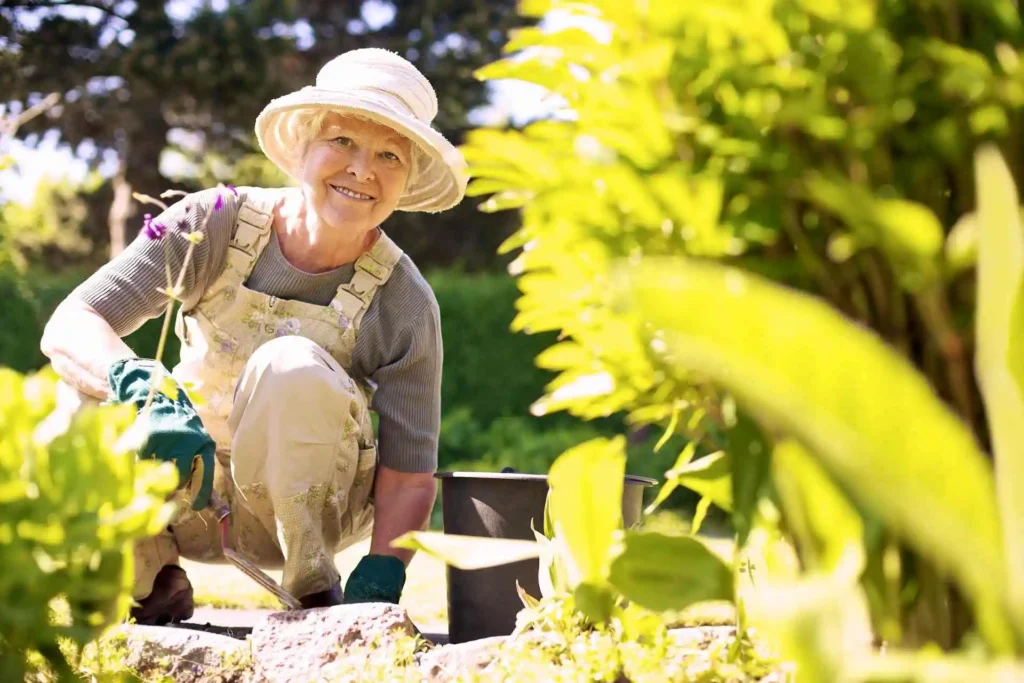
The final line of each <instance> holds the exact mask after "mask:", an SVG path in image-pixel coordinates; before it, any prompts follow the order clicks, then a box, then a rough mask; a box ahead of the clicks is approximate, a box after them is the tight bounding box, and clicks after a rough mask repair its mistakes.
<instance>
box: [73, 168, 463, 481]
mask: <svg viewBox="0 0 1024 683" xmlns="http://www.w3.org/2000/svg"><path fill="white" fill-rule="evenodd" d="M238 191H239V194H240V197H239V199H237V200H236V199H235V198H234V197H233V196H232V195H230V194H227V195H226V201H225V202H224V206H223V208H222V209H221V210H219V211H215V212H213V213H212V215H211V216H210V220H209V222H208V223H207V225H206V233H207V237H206V239H205V240H204V241H202V242H200V243H199V244H198V245H197V247H196V249H195V251H194V252H193V254H192V261H191V263H190V264H189V267H188V271H187V272H186V275H185V280H184V293H183V296H182V298H183V301H184V303H183V304H182V305H183V306H184V308H185V310H186V311H187V310H189V309H190V308H192V307H193V306H195V305H196V304H197V303H198V301H199V299H200V297H201V296H202V293H203V291H205V290H206V288H207V287H209V286H210V285H211V284H213V282H214V281H215V280H216V279H217V277H218V276H219V275H220V273H221V271H222V270H223V268H224V262H225V258H226V256H227V249H228V243H229V242H230V241H231V233H232V230H233V228H234V225H235V219H236V216H237V207H238V205H239V204H240V203H241V201H242V200H243V199H244V198H245V196H246V193H247V192H250V191H253V190H250V189H248V188H239V189H238ZM216 196H217V192H216V190H205V191H203V192H198V193H195V194H193V195H190V196H188V197H185V198H183V199H182V200H181V201H179V202H177V203H176V204H174V205H172V206H171V207H170V208H169V209H168V210H167V211H165V212H163V213H161V214H160V215H159V216H157V217H156V218H155V219H154V220H155V221H157V222H159V223H161V224H163V225H165V226H168V228H173V227H174V226H178V225H180V224H181V223H182V222H185V223H188V224H190V226H191V228H192V229H196V228H197V227H199V225H200V224H201V222H202V217H203V216H205V215H206V214H207V212H210V211H212V207H213V203H214V200H215V198H216ZM186 205H191V206H192V207H193V208H192V210H191V211H189V212H188V213H187V214H186V212H185V210H184V207H185V206H186ZM186 229H188V228H186ZM164 241H166V242H167V245H168V246H170V249H169V255H170V258H169V260H170V263H171V272H172V273H174V274H177V273H178V271H179V270H180V268H181V263H182V261H183V259H184V255H185V250H186V246H187V245H186V242H185V240H183V239H180V238H178V239H176V238H173V236H170V237H169V238H165V240H164ZM354 270H355V266H354V264H351V263H350V264H346V265H343V266H340V267H338V268H335V269H333V270H330V271H327V272H323V273H316V274H312V273H306V272H304V271H301V270H299V269H297V268H295V267H294V266H292V265H291V264H290V263H288V261H287V260H286V259H285V258H284V255H283V254H282V253H281V249H280V246H279V245H278V242H277V238H276V236H274V237H272V238H271V240H270V243H269V244H268V245H267V247H266V248H265V249H264V250H263V253H262V254H261V255H260V257H259V259H258V260H257V261H256V264H255V266H254V267H253V271H252V274H251V275H250V276H249V280H248V282H247V283H246V285H247V286H248V287H249V288H250V289H253V290H255V291H257V292H262V293H264V294H268V295H272V296H276V297H279V298H281V299H297V300H299V301H304V302H306V303H310V304H315V305H320V306H327V305H329V304H330V302H331V299H332V298H333V297H334V294H335V292H336V291H337V289H338V287H339V285H342V284H344V283H346V282H348V281H350V280H351V279H352V275H353V273H354ZM163 287H166V274H165V271H164V242H163V241H153V240H150V239H147V238H146V237H145V236H144V235H140V236H139V238H138V239H137V240H135V241H134V242H133V243H132V244H131V245H129V247H128V248H126V249H125V251H124V252H123V253H121V254H120V255H118V256H117V257H116V258H114V259H112V260H111V261H110V262H109V263H107V264H106V265H104V266H103V267H102V268H100V269H99V270H98V271H97V272H96V273H95V274H93V275H92V276H91V277H90V278H89V279H88V280H86V281H85V282H84V283H82V284H81V285H80V286H79V287H78V288H77V289H76V290H75V294H74V295H75V296H78V297H80V298H81V300H83V301H85V302H86V303H88V304H89V305H91V306H92V307H93V308H95V309H96V311H97V312H98V313H99V314H100V315H101V316H103V318H104V319H106V321H107V322H108V323H109V324H110V326H111V327H112V328H113V329H114V331H115V332H116V333H117V334H118V335H120V336H122V337H123V336H125V335H128V334H131V333H132V332H134V331H135V330H136V329H138V328H139V327H140V326H141V325H142V324H143V323H144V322H146V321H147V320H149V319H151V318H154V317H157V316H159V315H161V314H162V313H163V311H164V306H165V302H166V297H165V296H164V295H163V294H161V293H159V292H158V291H157V289H158V288H163ZM442 360H443V350H442V346H441V322H440V314H439V310H438V306H437V300H436V299H435V298H434V293H433V291H432V290H431V288H430V285H429V284H427V282H426V280H425V279H424V278H423V276H422V275H421V274H420V272H419V270H418V269H417V268H416V266H415V264H413V262H412V260H411V259H410V258H409V257H408V256H405V255H403V256H402V258H401V260H400V261H399V262H398V264H397V265H396V267H395V270H394V272H393V274H392V276H391V279H389V280H388V282H387V284H385V285H384V286H383V287H381V288H380V289H378V290H377V293H376V295H375V296H374V299H373V302H372V303H371V304H370V307H369V308H368V309H367V311H366V313H365V315H364V316H363V320H362V323H361V324H360V327H359V332H358V334H357V336H356V346H355V350H354V353H353V357H352V368H350V369H349V370H350V372H351V374H352V376H353V377H354V378H356V379H369V380H371V381H373V382H374V383H375V384H376V386H377V391H376V393H375V394H374V398H373V406H372V407H373V410H374V411H376V412H377V414H378V416H379V417H380V423H379V427H378V441H379V446H380V453H379V462H380V463H381V464H382V465H385V466H386V467H389V468H391V469H395V470H399V471H402V472H432V471H434V470H435V469H436V467H437V440H438V432H439V429H440V421H441V365H442Z"/></svg>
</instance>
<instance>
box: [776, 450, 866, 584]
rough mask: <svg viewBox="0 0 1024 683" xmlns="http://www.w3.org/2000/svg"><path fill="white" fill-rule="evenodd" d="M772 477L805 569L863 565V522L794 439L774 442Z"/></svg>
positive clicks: (832, 482) (826, 570)
mask: <svg viewBox="0 0 1024 683" xmlns="http://www.w3.org/2000/svg"><path fill="white" fill-rule="evenodd" d="M772 481H773V482H774V483H775V488H776V489H777V490H778V492H779V497H780V498H781V500H782V507H783V510H784V511H785V513H786V523H787V526H788V527H789V528H790V529H791V530H792V532H793V535H794V536H795V537H796V538H797V540H798V541H799V544H800V550H801V555H802V558H803V560H804V564H805V566H806V567H807V568H808V569H811V570H821V571H825V572H832V571H835V570H836V569H837V568H838V567H839V566H840V565H841V564H844V563H846V562H852V563H855V564H858V565H860V566H863V564H864V541H863V538H864V525H863V524H862V523H861V519H860V515H858V514H857V511H856V510H855V509H854V508H853V506H852V505H850V503H849V501H847V500H846V498H845V497H844V496H843V493H842V492H841V491H840V490H839V489H838V487H837V486H836V485H835V482H834V481H832V480H831V479H830V478H829V476H828V474H827V473H826V472H825V470H824V469H823V468H822V467H821V465H820V464H819V463H818V462H817V461H815V460H814V459H813V458H812V457H811V455H810V454H809V453H808V452H807V451H806V450H804V448H803V447H802V446H801V445H800V444H798V443H797V442H796V441H793V440H792V439H787V440H784V441H782V442H780V443H779V444H778V445H776V446H775V450H774V452H773V454H772Z"/></svg>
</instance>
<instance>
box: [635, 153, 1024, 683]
mask: <svg viewBox="0 0 1024 683" xmlns="http://www.w3.org/2000/svg"><path fill="white" fill-rule="evenodd" d="M976 177H977V184H978V212H977V224H978V231H979V235H978V244H979V249H978V269H979V277H978V280H979V307H978V308H979V316H978V325H977V335H978V346H979V353H978V356H977V365H978V370H977V371H978V375H979V377H980V378H981V381H982V387H983V390H984V398H985V402H986V406H987V408H988V414H989V423H990V429H991V432H992V435H993V443H994V445H995V452H994V456H995V470H996V471H997V472H998V473H999V486H998V487H997V486H996V482H995V477H994V476H993V467H992V465H991V464H990V462H989V460H988V459H987V458H986V457H985V455H984V454H983V452H982V451H981V449H980V448H979V446H978V444H977V442H976V441H975V439H974V437H973V436H972V434H971V433H970V431H969V430H968V428H967V427H966V426H965V425H964V424H963V422H962V421H960V420H958V419H957V418H956V416H955V415H954V414H953V413H952V412H951V411H950V410H949V409H948V408H947V407H945V406H943V405H942V404H941V402H940V401H939V400H938V399H937V398H936V397H935V395H934V392H933V390H932V389H931V387H929V386H928V384H927V382H926V381H925V379H924V377H923V376H922V375H920V374H919V373H918V372H917V371H916V370H914V369H913V368H912V366H910V364H909V363H907V361H906V360H905V359H904V358H901V357H900V356H899V355H898V354H897V353H896V352H894V351H893V350H892V349H891V348H889V347H887V346H886V345H885V344H884V343H882V342H881V341H880V340H879V339H878V338H877V336H876V335H874V334H873V333H870V332H868V331H865V330H862V329H859V328H857V327H856V326H855V325H854V324H853V323H851V322H849V321H848V320H845V319H843V318H842V317H841V316H840V315H838V314H837V313H836V312H835V311H833V310H832V309H830V308H829V307H828V306H827V305H826V304H825V303H823V302H822V301H820V300H817V299H816V298H813V297H809V296H807V295H804V294H800V293H797V292H793V291H791V290H787V289H786V288H783V287H780V286H778V285H774V284H771V283H769V282H767V281H765V280H763V279H762V278H760V277H758V276H753V275H750V274H749V273H744V272H742V271H740V270H738V269H734V268H729V267H726V266H722V265H718V264H713V263H708V262H697V261H693V260H690V259H685V258H676V259H649V260H644V261H642V262H641V263H639V264H637V265H635V266H626V267H625V268H624V270H623V273H622V274H623V277H624V279H625V280H626V281H627V284H626V285H625V289H626V290H627V291H629V292H630V294H629V296H628V305H627V308H628V309H629V310H630V311H631V312H632V313H634V314H636V315H638V316H639V318H640V319H642V320H643V321H645V326H646V328H647V329H648V330H657V331H658V332H657V335H658V337H659V339H660V340H661V341H662V343H663V346H662V349H663V350H661V351H659V352H658V354H659V355H662V356H663V357H664V358H666V359H667V360H668V362H669V365H671V366H674V367H677V368H679V369H680V371H681V372H684V373H687V372H694V371H699V372H701V373H702V374H705V375H706V376H708V377H710V378H712V379H713V381H714V382H715V383H716V384H717V385H720V386H722V387H724V388H725V389H727V390H728V391H729V392H730V393H731V394H732V395H734V396H735V397H736V399H737V401H738V402H739V403H740V404H741V405H742V406H743V407H744V408H746V409H747V410H749V411H750V413H751V414H753V415H754V416H755V417H756V418H757V420H758V422H759V423H760V424H761V425H762V426H763V427H764V429H765V431H766V433H768V434H770V435H771V440H772V442H773V443H774V449H773V454H772V480H773V483H774V488H775V491H776V496H775V498H774V501H772V502H769V501H764V503H765V505H766V507H770V506H771V505H772V504H773V503H774V504H777V505H778V508H779V510H778V511H779V512H781V513H782V514H781V519H783V520H785V522H786V529H787V531H788V533H789V534H791V536H792V538H793V539H794V540H795V542H796V543H797V544H798V545H799V546H800V547H801V548H802V549H803V550H804V553H803V557H804V563H803V564H804V571H803V572H802V573H800V574H795V573H790V575H788V576H782V577H781V578H780V576H779V575H778V574H776V576H775V577H774V578H775V579H776V580H774V581H771V582H769V584H768V585H765V586H762V587H761V589H760V590H759V591H757V592H756V593H755V594H754V596H753V597H751V598H750V600H749V601H748V602H747V604H746V607H747V613H748V614H749V615H750V618H751V620H752V622H753V623H755V624H757V623H760V624H762V625H765V626H766V627H765V628H764V629H763V633H764V634H765V635H766V636H767V637H769V638H770V639H773V640H775V642H776V643H777V645H778V646H779V647H780V648H781V650H782V651H783V652H785V653H786V654H787V655H789V656H790V657H792V658H794V659H795V660H796V661H797V662H798V664H799V671H800V672H801V676H800V680H807V681H832V680H845V679H849V680H883V679H888V678H893V679H895V680H908V679H909V680H940V679H941V680H992V678H991V677H992V676H995V675H996V674H997V673H999V674H1000V675H1010V674H1012V675H1013V676H1018V677H1019V676H1021V675H1024V663H1020V662H1015V661H1014V660H1013V659H1012V657H1013V656H1014V655H1017V656H1019V655H1021V654H1022V653H1024V603H1022V601H1021V592H1020V586H1019V580H1018V579H1017V577H1018V573H1017V572H1018V571H1019V566H1020V561H1021V553H1022V545H1024V537H1022V536H1021V535H1020V534H1019V533H1016V531H1015V530H1016V529H1019V524H1020V519H1019V515H1018V512H1017V510H1019V505H1020V491H1021V487H1022V486H1024V472H1022V457H1021V451H1020V447H1021V444H1024V440H1022V439H1021V438H1020V437H1021V434H1020V429H1021V427H1020V425H1021V424H1022V420H1024V402H1022V397H1024V381H1022V380H1024V374H1022V373H1021V360H1020V354H1019V353H1017V352H1016V351H1017V349H1018V344H1019V341H1018V340H1019V339H1021V338H1022V336H1024V317H1022V315H1021V310H1022V309H1021V306H1022V305H1024V303H1022V301H1024V299H1022V297H1021V291H1022V289H1021V286H1022V284H1024V279H1022V274H1024V231H1022V227H1021V223H1020V217H1019V211H1018V208H1017V207H1018V203H1019V200H1018V196H1017V192H1016V189H1015V187H1014V183H1013V179H1012V177H1011V175H1010V172H1009V169H1008V168H1007V166H1006V164H1005V162H1004V161H1003V159H1002V157H1001V156H1000V154H999V152H998V151H997V150H996V149H994V148H992V147H983V148H982V149H980V150H979V152H978V154H977V162H976ZM820 339H827V340H829V344H828V346H827V348H822V347H821V346H820V345H819V344H817V340H820ZM755 340H756V344H755V343H753V342H754V341H755ZM997 488H998V491H997ZM858 510H862V511H863V514H864V515H870V516H871V517H872V518H875V519H879V520H881V521H882V522H883V523H884V524H885V525H886V527H887V528H888V529H889V530H891V531H892V532H893V533H894V534H895V535H896V536H897V537H898V538H900V539H901V540H902V541H904V542H905V543H906V544H907V545H909V546H910V547H912V548H913V549H914V550H916V551H917V552H918V553H920V555H921V556H922V557H925V558H927V559H928V560H929V561H931V562H933V563H934V564H935V566H936V567H938V568H939V569H940V570H941V571H942V572H943V573H944V574H946V575H949V576H951V577H953V579H954V580H955V581H956V582H957V584H958V585H959V586H960V588H961V589H962V590H963V592H964V593H965V594H966V595H967V596H968V597H969V599H970V601H971V604H972V606H973V608H974V612H975V615H976V618H977V623H978V630H979V633H980V635H981V636H982V638H983V642H984V645H985V648H986V649H987V651H988V653H989V654H990V656H991V657H992V659H991V661H990V662H986V661H984V660H982V659H978V660H975V661H973V662H972V661H970V660H969V659H968V658H966V657H964V656H951V657H949V658H948V659H945V660H936V659H934V657H928V656H921V657H915V656H912V655H910V654H902V653H897V654H896V656H895V658H891V657H887V658H882V659H878V658H877V657H875V656H872V655H871V654H870V652H869V643H868V642H865V641H861V642H860V643H854V644H853V645H851V644H850V643H844V642H843V635H844V633H845V632H846V630H847V629H846V627H847V626H848V623H849V620H850V619H851V618H853V617H852V614H853V613H855V612H856V610H857V606H858V604H860V605H861V606H864V605H866V600H867V597H866V595H865V593H864V591H863V588H862V586H861V585H860V580H861V579H862V578H863V577H864V575H865V574H866V573H868V572H869V566H868V565H869V559H868V556H867V553H866V551H865V543H864V539H865V535H864V528H863V525H864V522H863V517H862V513H859V512H858ZM779 518H780V517H779V516H778V515H776V514H772V513H770V512H769V513H768V514H765V515H763V518H762V519H761V520H759V524H760V525H761V526H763V527H764V529H765V530H766V533H770V530H772V529H774V530H775V531H776V532H777V530H778V525H777V521H778V519H779ZM890 572H892V568H890ZM822 634H825V635H822Z"/></svg>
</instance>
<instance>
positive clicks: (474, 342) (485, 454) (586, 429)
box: [0, 271, 693, 507]
mask: <svg viewBox="0 0 1024 683" xmlns="http://www.w3.org/2000/svg"><path fill="white" fill-rule="evenodd" d="M86 275H87V274H86V273H83V272H80V271H79V272H68V273H61V274H50V273H32V274H31V275H29V276H27V277H24V278H18V277H15V276H14V275H12V274H11V273H4V272H3V271H0V320H2V321H3V325H2V326H0V366H8V367H12V368H14V369H17V370H19V371H22V372H27V371H30V370H34V369H37V368H39V367H41V366H42V365H44V364H45V362H46V358H45V357H44V356H43V355H42V354H41V353H40V352H39V339H40V337H41V335H42V330H43V326H44V325H45V323H46V320H47V318H48V317H49V316H50V314H51V313H52V311H53V309H54V308H55V307H56V306H57V304H58V303H59V302H60V301H61V299H63V298H64V297H65V296H66V295H67V294H68V293H70V292H71V291H72V290H73V289H74V287H75V286H76V285H77V284H78V283H79V282H81V281H82V279H84V277H85V276H86ZM427 279H428V280H429V282H430V284H431V286H432V287H433V289H434V292H435V294H436V296H437V300H438V304H439V306H440V309H441V325H442V335H443V338H444V352H445V363H444V376H443V380H442V406H443V408H442V410H443V412H442V434H441V444H440V452H439V466H440V468H441V469H473V470H492V471H497V470H500V469H502V468H504V467H514V468H515V469H516V470H518V471H520V472H531V473H543V472H546V471H547V467H548V465H550V463H551V462H552V461H553V460H554V459H555V457H557V456H558V454H559V453H561V452H562V451H563V450H565V449H566V448H568V447H569V446H571V445H573V444H575V443H579V442H580V441H583V440H585V439H589V438H592V437H594V436H597V435H600V434H608V433H611V432H612V431H613V430H612V428H613V427H614V426H616V425H615V424H614V423H613V420H614V418H613V419H612V420H605V421H603V422H591V423H583V422H580V421H579V420H577V419H575V418H572V417H570V416H568V415H564V414H555V415H549V416H545V417H542V418H537V417H533V416H531V415H530V414H529V408H530V404H531V403H532V402H533V401H534V400H535V399H537V398H538V397H539V396H540V395H541V393H542V390H543V387H544V384H545V383H546V382H547V381H548V380H549V379H550V377H551V375H550V374H549V373H547V372H546V371H542V370H540V369H538V368H537V367H536V366H535V365H534V363H533V359H534V358H535V357H536V356H537V354H538V353H539V352H540V351H541V350H542V349H543V348H545V347H546V346H548V345H549V344H550V343H551V342H552V337H551V335H532V336H528V335H523V334H513V333H512V332H510V331H509V324H510V323H511V321H512V318H513V316H514V315H515V306H514V302H515V299H516V297H517V292H516V288H515V282H514V281H513V280H512V278H510V277H508V276H505V275H502V274H466V273H461V272H455V271H438V272H434V273H429V274H428V275H427ZM159 332H160V320H159V319H157V320H151V321H149V322H147V323H146V324H145V325H143V326H142V327H141V328H140V329H139V330H137V331H136V332H135V333H133V334H132V335H129V336H128V337H127V338H126V339H125V341H126V342H127V343H128V345H129V346H131V347H132V348H133V349H134V350H135V351H136V352H137V353H139V354H140V355H151V354H152V353H153V352H154V351H155V350H156V345H157V339H158V335H159ZM177 357H178V343H177V339H176V338H175V337H174V336H173V335H172V336H171V338H170V339H169V340H168V346H167V350H166V352H165V359H164V360H165V362H166V363H167V364H168V365H173V364H174V363H175V362H177ZM651 443H652V442H651V440H650V439H649V438H648V439H643V440H638V441H637V443H635V444H634V445H633V446H632V448H631V453H630V463H629V467H628V469H629V471H630V473H632V474H643V475H647V476H653V477H657V478H659V479H660V478H662V476H663V474H664V472H665V470H666V469H668V468H669V467H671V465H672V462H673V461H674V458H675V454H676V453H678V452H679V451H678V448H679V445H678V444H675V443H673V444H670V446H669V447H667V448H665V449H663V451H661V452H660V453H658V454H653V453H652V449H651ZM690 498H691V496H690V495H689V494H687V493H686V492H680V493H679V494H677V496H676V497H674V498H673V500H672V503H673V506H674V507H678V506H679V505H680V504H682V503H685V504H686V505H687V506H689V505H690V504H692V502H693V501H691V500H690Z"/></svg>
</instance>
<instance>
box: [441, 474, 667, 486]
mask: <svg viewBox="0 0 1024 683" xmlns="http://www.w3.org/2000/svg"><path fill="white" fill-rule="evenodd" d="M434 477H435V478H436V479H505V480H508V481H544V482H546V481H547V480H548V475H546V474H524V473H522V472H468V471H467V472H435V473H434ZM625 479H626V483H627V484H634V485H638V486H643V487H648V486H656V485H657V483H658V480H657V479H652V478H651V477H641V476H640V475H637V474H627V475H626V477H625Z"/></svg>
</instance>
